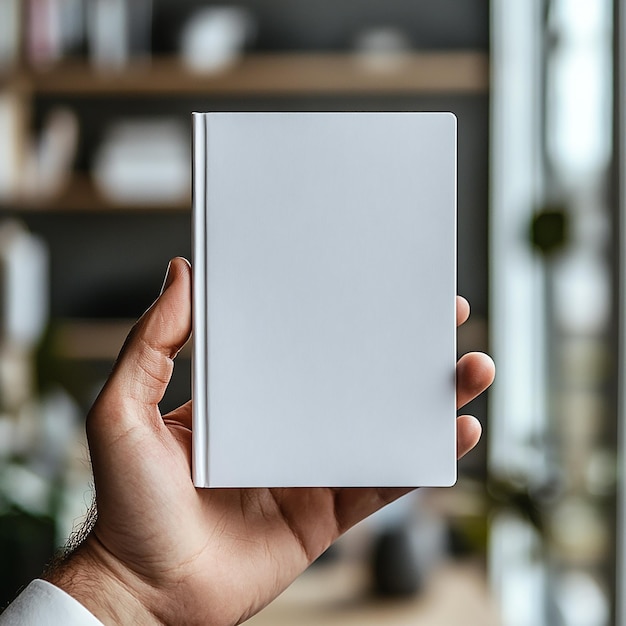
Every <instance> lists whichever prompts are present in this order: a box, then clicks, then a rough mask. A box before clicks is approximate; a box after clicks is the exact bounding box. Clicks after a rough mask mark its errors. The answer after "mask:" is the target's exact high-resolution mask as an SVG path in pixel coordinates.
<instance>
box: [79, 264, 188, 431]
mask: <svg viewBox="0 0 626 626" xmlns="http://www.w3.org/2000/svg"><path fill="white" fill-rule="evenodd" d="M190 333H191V267H190V265H189V262H188V261H186V260H185V259H183V258H180V257H179V258H175V259H173V260H172V261H170V264H169V266H168V270H167V274H166V277H165V282H164V283H163V288H162V290H161V294H160V295H159V297H158V298H157V299H156V300H155V302H154V304H153V305H152V306H151V307H150V308H149V309H148V310H147V311H146V312H145V313H144V314H143V316H142V317H141V318H140V319H139V321H138V322H137V323H136V324H135V326H134V327H133V329H132V330H131V332H130V334H129V335H128V338H127V339H126V342H125V343H124V346H123V348H122V350H121V352H120V355H119V357H118V359H117V362H116V363H115V366H114V367H113V371H112V373H111V375H110V377H109V379H108V380H107V382H106V384H105V386H104V388H103V389H102V392H101V393H100V395H99V397H98V399H97V400H96V402H95V403H94V406H93V408H92V410H91V411H90V414H89V417H88V420H89V421H90V422H91V424H90V426H91V427H92V428H93V427H96V428H97V426H98V425H97V424H96V423H94V422H98V421H100V419H102V420H106V429H107V430H108V431H109V433H110V434H111V435H112V436H114V437H116V436H117V435H119V434H121V432H125V431H126V430H127V429H128V428H129V427H131V426H134V425H137V420H138V419H139V420H142V421H144V423H145V422H151V423H152V424H155V423H156V421H157V420H158V422H160V421H161V416H160V413H159V409H158V404H159V402H160V401H161V400H162V399H163V395H164V394H165V390H166V389H167V385H168V383H169V381H170V378H171V376H172V371H173V369H174V362H173V359H174V357H175V356H176V355H177V354H178V352H179V351H180V349H181V348H182V347H183V346H184V344H185V343H186V342H187V340H188V339H189V335H190ZM103 425H104V424H103ZM119 429H121V430H119Z"/></svg>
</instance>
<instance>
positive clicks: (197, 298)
mask: <svg viewBox="0 0 626 626" xmlns="http://www.w3.org/2000/svg"><path fill="white" fill-rule="evenodd" d="M207 122H208V120H207V115H205V114H203V113H194V114H193V179H192V180H193V182H192V210H193V251H192V253H193V257H192V261H193V361H192V369H193V375H192V378H193V460H192V470H193V481H194V484H195V485H196V486H197V487H208V486H209V464H208V461H209V458H208V453H209V440H208V437H209V433H208V420H209V415H208V389H207V381H208V376H207V374H208V341H207V301H206V279H207V267H206V264H207V256H206V255H207V247H206V235H207V223H206V222H207V140H208V133H207Z"/></svg>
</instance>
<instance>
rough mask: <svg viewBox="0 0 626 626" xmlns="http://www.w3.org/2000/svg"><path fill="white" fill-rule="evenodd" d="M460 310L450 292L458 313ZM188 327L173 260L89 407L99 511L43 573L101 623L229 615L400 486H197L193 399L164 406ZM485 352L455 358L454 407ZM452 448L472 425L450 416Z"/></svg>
mask: <svg viewBox="0 0 626 626" xmlns="http://www.w3.org/2000/svg"><path fill="white" fill-rule="evenodd" d="M468 316H469V305H468V304H467V302H466V301H465V300H463V299H462V298H459V299H458V301H457V322H458V324H462V323H463V322H464V321H465V320H466V319H467V318H468ZM190 330H191V270H190V267H189V264H188V263H187V262H186V261H185V260H184V259H174V260H173V261H172V262H171V264H170V267H169V270H168V274H167V277H166V281H165V284H164V287H163V291H162V294H161V296H160V297H159V298H158V299H157V301H156V302H155V303H154V304H153V306H152V307H151V308H150V309H149V310H148V311H147V312H146V313H145V314H144V316H143V317H142V318H141V319H140V320H139V321H138V322H137V324H136V325H135V327H134V329H133V330H132V332H131V334H130V335H129V337H128V339H127V341H126V344H125V345H124V347H123V349H122V352H121V354H120V357H119V359H118V361H117V363H116V365H115V368H114V370H113V373H112V374H111V377H110V378H109V380H108V381H107V383H106V385H105V387H104V389H103V390H102V392H101V394H100V396H99V397H98V399H97V400H96V402H95V404H94V406H93V408H92V410H91V411H90V413H89V416H88V418H87V434H88V438H89V448H90V451H91V458H92V463H93V472H94V478H95V487H96V503H97V509H98V513H97V520H96V522H95V525H94V526H93V529H92V530H91V532H90V533H89V535H88V536H87V538H86V540H85V541H84V542H83V543H82V545H81V546H80V547H79V548H78V549H77V550H76V552H75V553H74V554H73V555H72V556H71V557H70V559H69V560H68V561H67V562H66V563H64V564H63V565H61V566H60V567H59V568H57V569H56V570H55V571H53V572H52V573H51V574H49V575H48V577H47V578H48V580H50V582H52V583H54V584H56V585H57V586H59V587H61V588H62V589H64V590H66V591H67V592H68V593H70V594H71V595H73V596H74V597H75V598H76V599H78V600H79V601H80V602H82V603H83V604H84V605H85V606H86V607H87V608H88V609H89V610H90V611H91V612H92V613H93V614H94V615H96V617H98V618H99V619H100V620H101V621H103V622H105V623H117V624H124V623H128V624H130V623H133V624H136V623H141V624H148V623H166V624H212V625H213V626H218V625H222V624H237V623H240V622H242V621H244V620H246V619H247V618H249V617H251V616H252V615H254V614H255V613H256V612H258V611H259V610H260V609H261V608H263V607H264V606H265V605H266V604H267V603H269V602H270V601H271V600H272V599H274V598H275V597H276V596H277V595H278V594H279V593H281V591H283V590H284V589H285V588H286V587H287V586H288V585H289V584H290V583H291V582H292V581H293V580H294V579H295V578H296V577H297V576H298V575H299V574H300V573H301V572H302V571H303V570H304V569H305V568H306V567H307V566H308V565H309V564H310V563H311V562H312V561H313V560H314V559H315V558H316V557H317V556H319V555H320V554H321V553H322V552H323V551H324V550H325V549H326V548H327V547H328V546H329V545H330V544H331V543H332V542H333V541H334V540H335V539H337V538H338V537H339V536H340V535H341V534H342V533H344V532H345V531H346V530H347V529H348V528H350V527H351V526H353V525H354V524H356V523H357V522H359V521H360V520H362V519H363V518H365V517H366V516H368V515H370V514H371V513H373V512H374V511H376V510H378V509H379V508H381V507H382V506H384V505H385V504H388V503H389V502H391V501H392V500H395V499H396V498H398V497H399V496H401V495H403V494H405V493H406V492H407V491H409V490H407V489H374V488H372V489H354V488H351V489H329V488H306V489H209V490H206V489H195V488H194V486H193V483H192V481H191V478H190V459H191V403H189V402H188V403H187V404H185V405H183V406H181V407H179V408H178V409H176V410H175V411H173V412H171V413H169V414H168V415H165V416H161V413H160V411H159V407H158V403H159V402H160V400H161V398H162V397H163V394H164V393H165V390H166V388H167V385H168V382H169V380H170V376H171V374H172V370H173V366H174V365H173V359H174V357H175V356H176V354H177V353H178V351H179V350H180V349H181V347H182V346H183V345H184V344H185V342H186V341H187V339H188V338H189V334H190ZM493 376H494V367H493V363H492V361H491V359H490V358H489V357H487V356H486V355H483V354H477V353H474V354H468V355H465V356H464V357H463V358H462V359H461V360H460V361H459V363H458V366H457V379H458V382H457V397H458V406H459V407H460V406H463V405H464V404H466V403H467V402H469V401H470V400H471V399H472V398H474V397H476V396H477V395H478V394H480V393H481V392H482V391H484V390H485V389H486V388H487V387H488V386H489V385H490V384H491V382H492V380H493ZM457 429H458V455H459V456H463V455H464V454H465V453H466V452H468V451H469V450H470V449H471V448H473V447H474V446H475V445H476V443H477V442H478V439H479V438H480V432H481V429H480V424H479V423H478V421H477V420H476V419H475V418H473V417H469V416H463V417H459V418H458V422H457Z"/></svg>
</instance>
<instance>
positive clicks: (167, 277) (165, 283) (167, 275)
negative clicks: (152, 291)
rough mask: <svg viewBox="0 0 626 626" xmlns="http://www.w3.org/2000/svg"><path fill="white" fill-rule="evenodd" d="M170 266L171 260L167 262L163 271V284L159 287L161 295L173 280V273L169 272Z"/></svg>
mask: <svg viewBox="0 0 626 626" xmlns="http://www.w3.org/2000/svg"><path fill="white" fill-rule="evenodd" d="M171 267H172V262H171V261H170V262H169V263H168V264H167V271H166V272H165V280H164V281H163V286H162V287H161V291H160V292H159V295H162V294H163V292H164V291H165V290H166V289H167V288H168V287H169V286H170V285H171V284H172V282H173V280H174V275H173V274H172V273H171V272H170V269H171Z"/></svg>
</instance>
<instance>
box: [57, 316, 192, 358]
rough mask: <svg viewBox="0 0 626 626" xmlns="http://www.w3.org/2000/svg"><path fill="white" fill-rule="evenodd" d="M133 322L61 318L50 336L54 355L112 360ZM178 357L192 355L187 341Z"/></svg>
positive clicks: (115, 356)
mask: <svg viewBox="0 0 626 626" xmlns="http://www.w3.org/2000/svg"><path fill="white" fill-rule="evenodd" d="M134 323H135V321H134V320H124V319H115V320H111V319H109V320H98V319H69V320H63V321H60V322H58V323H57V325H56V327H55V330H54V335H53V351H54V354H55V356H56V357H57V358H60V359H64V360H68V361H114V360H115V359H116V358H117V355H118V354H119V351H120V349H121V348H122V346H123V345H124V340H125V339H126V336H127V335H128V333H129V331H130V329H131V328H132V326H133V324H134ZM180 356H181V357H183V358H189V357H190V356H191V344H190V343H188V344H187V345H186V346H185V347H184V348H183V350H182V351H181V353H180Z"/></svg>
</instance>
